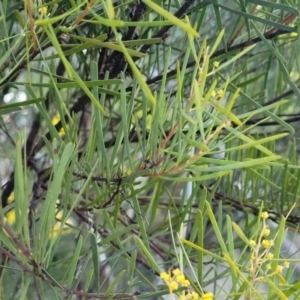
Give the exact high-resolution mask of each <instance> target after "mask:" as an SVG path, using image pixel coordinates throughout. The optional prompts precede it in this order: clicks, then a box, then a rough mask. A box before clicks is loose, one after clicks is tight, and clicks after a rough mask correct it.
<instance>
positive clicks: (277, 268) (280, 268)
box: [276, 265, 283, 273]
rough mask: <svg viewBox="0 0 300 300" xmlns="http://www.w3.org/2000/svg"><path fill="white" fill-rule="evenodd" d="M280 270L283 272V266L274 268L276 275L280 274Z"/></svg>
mask: <svg viewBox="0 0 300 300" xmlns="http://www.w3.org/2000/svg"><path fill="white" fill-rule="evenodd" d="M282 270H283V266H280V265H279V266H277V267H276V272H277V273H282Z"/></svg>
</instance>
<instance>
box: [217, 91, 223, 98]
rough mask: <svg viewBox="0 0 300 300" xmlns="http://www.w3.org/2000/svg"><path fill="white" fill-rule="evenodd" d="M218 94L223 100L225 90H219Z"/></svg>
mask: <svg viewBox="0 0 300 300" xmlns="http://www.w3.org/2000/svg"><path fill="white" fill-rule="evenodd" d="M217 94H218V96H219V97H220V98H222V97H223V96H224V91H223V90H219V91H218V92H217Z"/></svg>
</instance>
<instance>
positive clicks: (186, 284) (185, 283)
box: [182, 279, 191, 286]
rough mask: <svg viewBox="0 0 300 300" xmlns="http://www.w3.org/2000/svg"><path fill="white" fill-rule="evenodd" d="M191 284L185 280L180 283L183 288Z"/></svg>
mask: <svg viewBox="0 0 300 300" xmlns="http://www.w3.org/2000/svg"><path fill="white" fill-rule="evenodd" d="M190 284H191V283H190V282H189V281H188V280H187V279H186V280H184V282H182V285H183V286H189V285H190Z"/></svg>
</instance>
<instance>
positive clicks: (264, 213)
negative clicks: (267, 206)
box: [260, 211, 269, 219]
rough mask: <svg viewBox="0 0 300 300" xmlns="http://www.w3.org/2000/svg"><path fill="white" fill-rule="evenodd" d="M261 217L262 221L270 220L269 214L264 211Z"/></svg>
mask: <svg viewBox="0 0 300 300" xmlns="http://www.w3.org/2000/svg"><path fill="white" fill-rule="evenodd" d="M260 217H261V218H262V219H268V218H269V213H268V212H267V211H264V212H262V213H261V214H260Z"/></svg>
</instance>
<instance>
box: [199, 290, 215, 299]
mask: <svg viewBox="0 0 300 300" xmlns="http://www.w3.org/2000/svg"><path fill="white" fill-rule="evenodd" d="M201 299H202V300H213V299H214V294H213V293H211V292H208V293H205V294H203V295H202V298H201Z"/></svg>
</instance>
